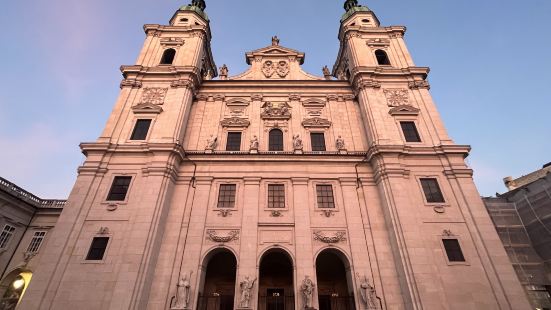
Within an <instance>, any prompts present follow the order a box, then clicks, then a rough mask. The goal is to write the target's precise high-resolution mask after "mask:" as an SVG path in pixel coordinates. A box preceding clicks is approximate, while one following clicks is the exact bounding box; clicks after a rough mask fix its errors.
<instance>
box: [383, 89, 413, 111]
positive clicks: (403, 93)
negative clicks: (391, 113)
mask: <svg viewBox="0 0 551 310" xmlns="http://www.w3.org/2000/svg"><path fill="white" fill-rule="evenodd" d="M384 93H385V96H386V101H387V104H388V106H389V107H397V106H401V105H408V104H409V94H408V90H407V89H402V88H389V89H385V90H384Z"/></svg>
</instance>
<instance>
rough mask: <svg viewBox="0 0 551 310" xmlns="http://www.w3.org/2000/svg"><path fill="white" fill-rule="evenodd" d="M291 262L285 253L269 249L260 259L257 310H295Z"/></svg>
mask: <svg viewBox="0 0 551 310" xmlns="http://www.w3.org/2000/svg"><path fill="white" fill-rule="evenodd" d="M293 283H294V271H293V262H292V260H291V257H290V256H289V254H287V252H285V251H283V250H281V249H271V250H269V251H267V252H266V253H264V255H262V258H261V259H260V268H259V281H258V295H259V296H258V309H259V310H293V309H295V291H294V285H293Z"/></svg>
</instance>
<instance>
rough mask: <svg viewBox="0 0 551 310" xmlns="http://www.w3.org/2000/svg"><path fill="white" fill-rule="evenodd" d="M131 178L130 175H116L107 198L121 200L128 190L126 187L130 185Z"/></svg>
mask: <svg viewBox="0 0 551 310" xmlns="http://www.w3.org/2000/svg"><path fill="white" fill-rule="evenodd" d="M131 180H132V177H127V176H116V177H115V178H114V179H113V184H112V185H111V190H110V191H109V195H108V196H107V200H110V201H123V200H124V199H125V198H126V193H127V192H128V187H129V186H130V181H131Z"/></svg>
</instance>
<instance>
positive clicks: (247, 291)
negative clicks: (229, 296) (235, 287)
mask: <svg viewBox="0 0 551 310" xmlns="http://www.w3.org/2000/svg"><path fill="white" fill-rule="evenodd" d="M255 281H256V278H254V279H253V280H251V279H250V278H249V276H246V277H245V280H243V281H241V283H239V287H240V288H241V300H240V301H239V303H240V305H241V308H250V307H251V306H250V302H251V297H252V290H253V287H254V282H255Z"/></svg>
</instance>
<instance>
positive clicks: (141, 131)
mask: <svg viewBox="0 0 551 310" xmlns="http://www.w3.org/2000/svg"><path fill="white" fill-rule="evenodd" d="M149 126H151V120H150V119H139V120H138V121H136V126H134V131H132V135H131V136H130V140H145V138H146V137H147V132H148V131H149Z"/></svg>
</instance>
